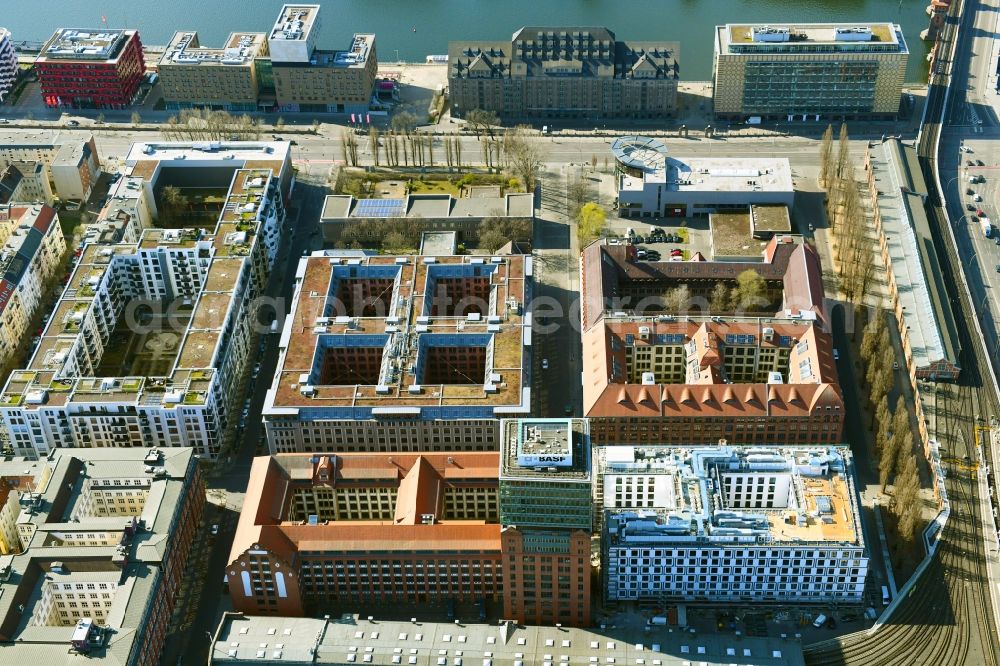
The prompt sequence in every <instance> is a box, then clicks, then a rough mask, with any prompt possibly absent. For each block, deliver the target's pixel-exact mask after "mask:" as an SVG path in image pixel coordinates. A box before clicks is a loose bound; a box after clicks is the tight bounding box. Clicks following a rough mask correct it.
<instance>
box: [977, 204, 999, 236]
mask: <svg viewBox="0 0 1000 666" xmlns="http://www.w3.org/2000/svg"><path fill="white" fill-rule="evenodd" d="M976 217H986V213H984V212H983V209H982V208H977V209H976ZM998 238H1000V236H998Z"/></svg>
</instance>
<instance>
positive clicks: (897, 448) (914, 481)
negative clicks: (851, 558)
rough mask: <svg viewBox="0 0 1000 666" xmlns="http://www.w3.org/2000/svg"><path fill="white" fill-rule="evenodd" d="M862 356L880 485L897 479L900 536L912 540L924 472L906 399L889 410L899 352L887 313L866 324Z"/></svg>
mask: <svg viewBox="0 0 1000 666" xmlns="http://www.w3.org/2000/svg"><path fill="white" fill-rule="evenodd" d="M860 351H861V358H862V360H863V361H864V362H865V365H866V372H865V379H866V381H867V383H868V385H869V386H870V387H871V390H870V396H871V401H872V405H873V407H874V413H873V417H872V419H873V426H874V427H875V446H876V451H877V453H878V475H879V484H880V485H881V486H882V489H883V490H885V488H886V487H887V486H888V485H889V482H890V481H893V485H894V490H895V492H894V495H895V504H894V507H893V511H894V513H895V514H896V518H897V523H896V531H897V533H898V535H899V537H900V538H901V539H902V540H904V541H906V542H912V541H913V539H914V538H915V537H916V535H917V532H918V530H919V528H920V524H921V502H920V500H919V493H920V475H919V474H918V472H917V460H916V454H915V452H914V436H913V430H912V428H911V426H910V413H909V410H908V409H907V406H906V400H905V398H904V397H903V396H902V395H900V396H899V397H898V398H897V399H896V405H895V408H894V409H893V410H892V411H890V409H889V392H890V391H891V390H892V387H893V384H894V377H895V375H894V372H893V365H894V363H895V362H896V356H895V352H894V351H893V348H892V344H891V342H890V340H889V329H888V326H887V325H886V323H885V316H884V315H883V314H882V313H881V312H879V313H877V314H876V315H875V316H874V317H873V318H872V319H871V320H870V321H869V322H868V324H867V325H866V326H865V330H864V335H863V336H862V339H861V349H860Z"/></svg>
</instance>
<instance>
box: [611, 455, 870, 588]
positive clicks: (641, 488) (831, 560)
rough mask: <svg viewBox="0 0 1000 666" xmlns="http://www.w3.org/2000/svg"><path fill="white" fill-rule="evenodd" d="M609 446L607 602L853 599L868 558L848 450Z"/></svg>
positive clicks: (864, 577) (861, 584) (864, 572)
mask: <svg viewBox="0 0 1000 666" xmlns="http://www.w3.org/2000/svg"><path fill="white" fill-rule="evenodd" d="M724 444H725V442H722V443H721V445H720V446H712V447H705V448H690V449H682V448H669V447H640V446H616V447H607V448H605V449H604V450H603V451H601V454H600V456H599V460H600V469H599V470H598V472H597V475H598V476H599V478H600V481H599V483H600V484H601V487H600V489H599V491H598V497H599V499H600V506H601V508H602V509H603V511H604V513H605V515H604V526H603V532H602V534H601V539H602V542H601V549H602V571H601V575H602V585H603V586H604V593H605V598H606V599H607V600H627V599H656V600H686V601H728V602H760V601H776V602H783V603H788V602H811V603H857V602H860V601H861V600H862V598H863V594H864V589H865V580H866V578H867V574H868V556H867V550H866V545H865V541H864V536H863V533H862V529H861V522H860V514H859V501H858V497H857V490H856V488H855V485H854V470H853V463H852V458H851V454H850V451H849V450H848V449H847V448H846V447H801V448H800V447H772V448H764V447H756V448H734V447H730V446H725V445H724Z"/></svg>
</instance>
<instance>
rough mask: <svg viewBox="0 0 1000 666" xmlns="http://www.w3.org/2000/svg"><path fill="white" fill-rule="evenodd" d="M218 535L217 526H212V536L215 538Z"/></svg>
mask: <svg viewBox="0 0 1000 666" xmlns="http://www.w3.org/2000/svg"><path fill="white" fill-rule="evenodd" d="M218 533H219V526H218V524H216V525H212V536H215V535H216V534H218Z"/></svg>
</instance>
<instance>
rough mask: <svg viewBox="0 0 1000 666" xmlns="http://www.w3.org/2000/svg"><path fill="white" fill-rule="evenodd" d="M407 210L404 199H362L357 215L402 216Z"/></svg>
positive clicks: (356, 211)
mask: <svg viewBox="0 0 1000 666" xmlns="http://www.w3.org/2000/svg"><path fill="white" fill-rule="evenodd" d="M405 212H406V201H405V200H403V199H361V200H360V201H358V207H357V209H356V210H355V211H354V215H355V217H400V216H402V215H403V214H404V213H405Z"/></svg>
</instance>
